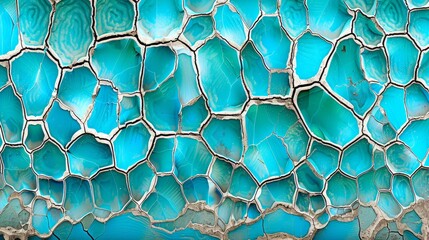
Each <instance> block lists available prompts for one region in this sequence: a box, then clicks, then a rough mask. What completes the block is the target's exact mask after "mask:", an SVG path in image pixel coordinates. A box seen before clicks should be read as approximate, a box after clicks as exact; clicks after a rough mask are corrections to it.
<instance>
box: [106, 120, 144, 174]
mask: <svg viewBox="0 0 429 240" xmlns="http://www.w3.org/2000/svg"><path fill="white" fill-rule="evenodd" d="M151 139H152V136H151V133H150V132H149V131H148V129H147V127H146V126H145V125H144V124H143V123H137V124H135V125H128V126H127V127H126V128H123V129H121V130H120V131H119V134H118V135H117V136H116V137H115V139H114V140H113V150H114V152H115V162H116V167H117V168H118V169H121V170H124V171H128V169H129V168H131V167H132V166H133V165H135V164H136V163H137V162H138V161H141V160H143V159H145V158H146V156H147V153H148V151H149V147H150V145H149V144H150V141H151ZM130 142H131V143H132V145H130V144H129V143H130Z"/></svg>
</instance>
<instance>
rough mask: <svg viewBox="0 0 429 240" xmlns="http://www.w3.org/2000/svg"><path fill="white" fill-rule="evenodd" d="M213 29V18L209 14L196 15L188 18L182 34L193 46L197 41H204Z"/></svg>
mask: <svg viewBox="0 0 429 240" xmlns="http://www.w3.org/2000/svg"><path fill="white" fill-rule="evenodd" d="M213 29H214V23H213V18H212V17H211V16H196V17H193V18H191V19H189V22H188V24H187V25H186V27H185V31H184V32H183V35H184V36H185V37H186V39H187V40H188V41H189V42H190V43H191V44H192V45H193V46H195V45H196V43H197V42H199V41H204V40H205V39H207V38H208V37H209V36H210V35H211V34H212V33H213Z"/></svg>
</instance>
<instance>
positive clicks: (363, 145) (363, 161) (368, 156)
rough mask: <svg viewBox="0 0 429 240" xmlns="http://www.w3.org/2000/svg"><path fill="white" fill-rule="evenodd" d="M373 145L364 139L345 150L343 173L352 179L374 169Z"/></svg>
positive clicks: (342, 161)
mask: <svg viewBox="0 0 429 240" xmlns="http://www.w3.org/2000/svg"><path fill="white" fill-rule="evenodd" d="M372 152H373V145H372V144H371V143H370V142H368V140H367V139H366V138H363V139H361V140H359V141H357V142H355V143H354V144H353V145H351V146H349V147H348V148H347V149H345V150H344V153H343V158H342V159H341V167H340V168H341V171H343V172H344V173H346V174H348V175H349V176H352V177H357V176H358V175H360V174H362V173H363V172H366V171H367V170H369V169H370V168H371V167H372Z"/></svg>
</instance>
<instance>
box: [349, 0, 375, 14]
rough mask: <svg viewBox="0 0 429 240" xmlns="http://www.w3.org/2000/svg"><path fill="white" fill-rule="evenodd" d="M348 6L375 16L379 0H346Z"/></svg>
mask: <svg viewBox="0 0 429 240" xmlns="http://www.w3.org/2000/svg"><path fill="white" fill-rule="evenodd" d="M344 2H345V3H346V4H347V6H348V7H349V8H351V9H353V10H361V11H362V12H363V13H365V14H366V15H369V16H374V14H375V11H376V8H377V0H345V1H344Z"/></svg>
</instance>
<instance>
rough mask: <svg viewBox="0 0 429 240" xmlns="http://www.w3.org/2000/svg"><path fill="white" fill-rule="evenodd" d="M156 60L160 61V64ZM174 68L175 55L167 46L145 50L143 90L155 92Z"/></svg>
mask: <svg viewBox="0 0 429 240" xmlns="http://www.w3.org/2000/svg"><path fill="white" fill-rule="evenodd" d="M157 59H162V64H160V62H159V61H157ZM175 66H176V53H175V52H174V51H173V50H172V49H171V48H169V47H167V46H156V47H148V48H147V49H146V56H145V64H144V75H143V89H144V90H145V91H148V90H155V89H156V88H158V87H159V86H160V85H161V83H162V82H164V81H165V80H166V79H167V77H168V76H169V75H170V74H171V73H172V72H173V70H174V69H175Z"/></svg>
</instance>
